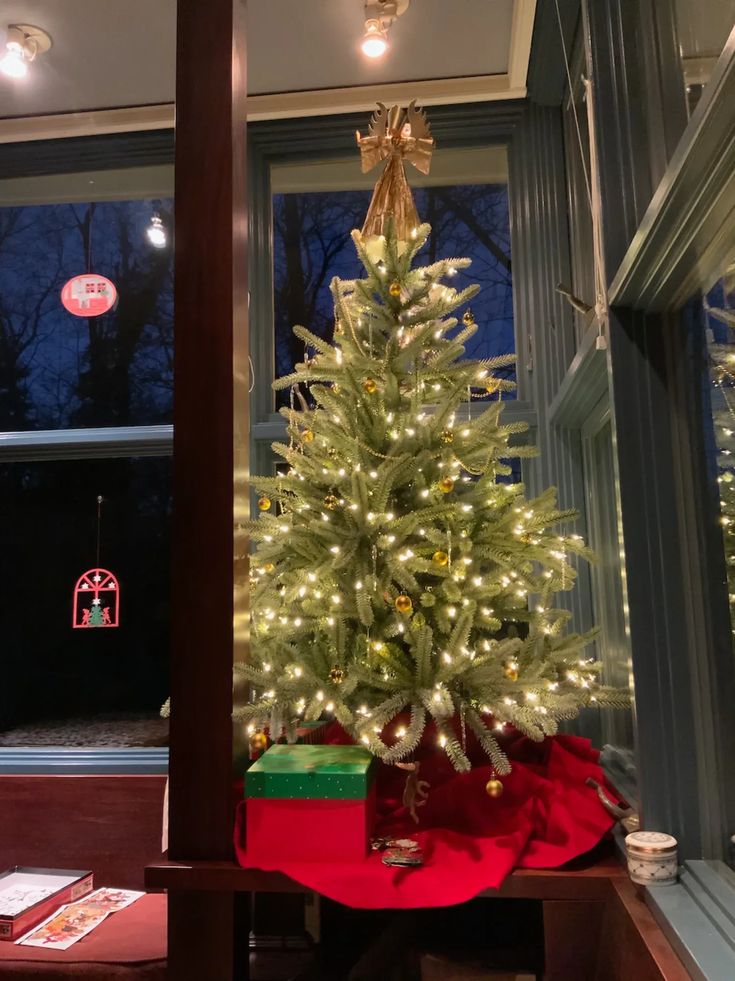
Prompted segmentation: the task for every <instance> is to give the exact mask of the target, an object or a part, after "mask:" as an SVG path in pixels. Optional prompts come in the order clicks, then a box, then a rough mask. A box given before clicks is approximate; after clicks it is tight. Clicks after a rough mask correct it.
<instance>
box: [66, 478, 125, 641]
mask: <svg viewBox="0 0 735 981" xmlns="http://www.w3.org/2000/svg"><path fill="white" fill-rule="evenodd" d="M103 500H104V498H103V497H102V495H100V496H99V497H98V498H97V567H96V568H94V569H90V570H89V571H88V572H85V573H83V574H82V575H81V576H80V577H79V579H77V584H76V586H75V588H74V603H73V614H72V627H74V628H75V629H76V628H80V627H119V626H120V584H119V582H118V581H117V576H116V575H114V574H113V573H112V572H109V571H108V570H107V569H101V568H100V530H101V526H102V502H103Z"/></svg>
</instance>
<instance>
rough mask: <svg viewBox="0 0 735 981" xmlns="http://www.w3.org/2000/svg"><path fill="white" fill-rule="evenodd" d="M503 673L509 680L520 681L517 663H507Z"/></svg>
mask: <svg viewBox="0 0 735 981" xmlns="http://www.w3.org/2000/svg"><path fill="white" fill-rule="evenodd" d="M503 674H504V675H505V677H506V678H507V679H508V681H518V668H517V667H516V666H515V664H506V666H505V667H504V668H503Z"/></svg>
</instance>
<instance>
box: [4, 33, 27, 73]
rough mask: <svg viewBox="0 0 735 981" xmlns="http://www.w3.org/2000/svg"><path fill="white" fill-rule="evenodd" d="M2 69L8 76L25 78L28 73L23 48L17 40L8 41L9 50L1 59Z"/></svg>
mask: <svg viewBox="0 0 735 981" xmlns="http://www.w3.org/2000/svg"><path fill="white" fill-rule="evenodd" d="M0 71H1V72H2V73H3V75H7V76H8V78H24V77H25V76H26V75H27V74H28V65H27V63H26V60H25V56H24V54H23V48H22V46H21V45H20V44H18V42H17V41H8V45H7V51H6V52H5V55H4V56H3V58H2V59H0Z"/></svg>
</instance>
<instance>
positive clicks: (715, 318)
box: [704, 265, 735, 632]
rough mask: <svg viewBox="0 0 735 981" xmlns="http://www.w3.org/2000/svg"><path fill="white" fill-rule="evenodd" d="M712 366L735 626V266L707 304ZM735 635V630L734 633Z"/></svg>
mask: <svg viewBox="0 0 735 981" xmlns="http://www.w3.org/2000/svg"><path fill="white" fill-rule="evenodd" d="M704 310H705V315H706V317H707V347H708V354H709V363H710V382H711V389H710V399H711V404H712V423H713V428H712V434H713V441H714V446H710V447H709V450H710V457H714V459H715V460H716V467H717V484H718V488H719V493H720V509H721V512H722V517H721V521H722V531H723V539H724V546H725V561H726V565H727V582H728V592H729V597H730V614H731V619H732V620H733V625H734V626H735V265H734V266H733V267H732V269H731V271H730V272H729V274H728V275H725V276H724V277H723V278H722V279H721V280H719V282H718V283H716V285H715V286H714V287H713V288H712V289H711V290H710V291H709V293H708V294H707V296H706V298H705V302H704ZM734 632H735V630H734Z"/></svg>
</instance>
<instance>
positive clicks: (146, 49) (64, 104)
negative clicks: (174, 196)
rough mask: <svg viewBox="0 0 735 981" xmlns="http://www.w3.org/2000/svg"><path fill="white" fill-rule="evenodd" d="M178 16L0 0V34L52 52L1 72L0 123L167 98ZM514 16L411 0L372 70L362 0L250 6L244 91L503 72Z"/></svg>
mask: <svg viewBox="0 0 735 981" xmlns="http://www.w3.org/2000/svg"><path fill="white" fill-rule="evenodd" d="M200 2H204V0H200ZM522 3H523V4H525V6H526V7H527V6H528V0H515V4H516V6H518V5H520V4H522ZM175 9H176V2H175V0H4V2H3V3H2V5H0V16H1V17H2V22H0V35H2V34H3V33H4V29H5V26H6V25H7V24H13V23H27V24H35V25H37V26H39V27H42V28H43V29H44V30H46V31H48V33H49V34H50V35H51V37H52V40H53V47H52V49H51V51H49V52H48V54H45V55H43V56H42V57H40V58H39V60H38V62H37V63H36V64H35V65H33V67H32V71H31V72H29V74H28V76H27V78H26V79H24V80H22V81H13V80H11V79H7V78H5V77H4V76H2V75H0V117H8V116H31V115H46V114H51V113H67V112H79V111H83V110H89V109H102V108H105V109H106V108H115V107H121V106H139V105H155V104H161V103H170V102H173V100H174V78H175ZM513 12H514V0H411V3H410V6H409V8H408V10H407V11H406V13H405V14H404V15H403V16H402V17H400V18H399V19H398V21H396V23H395V25H394V26H393V29H392V31H391V48H390V51H389V52H388V54H387V55H386V56H385V57H384V58H382V59H380V60H378V61H375V62H371V61H370V60H369V59H366V58H365V57H363V56H362V55H361V53H360V51H359V41H360V35H361V29H362V24H363V17H364V14H363V5H362V0H248V91H249V93H251V94H254V95H264V94H269V93H276V92H278V93H280V92H297V91H311V90H315V89H334V88H343V87H352V86H364V85H378V84H384V83H391V82H410V81H418V80H425V79H442V78H462V77H467V76H485V75H502V74H503V73H506V72H508V71H509V59H510V57H511V55H510V50H511V27H512V22H513ZM0 39H1V38H0ZM201 58H202V70H203V71H206V64H207V52H206V51H202V53H201Z"/></svg>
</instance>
